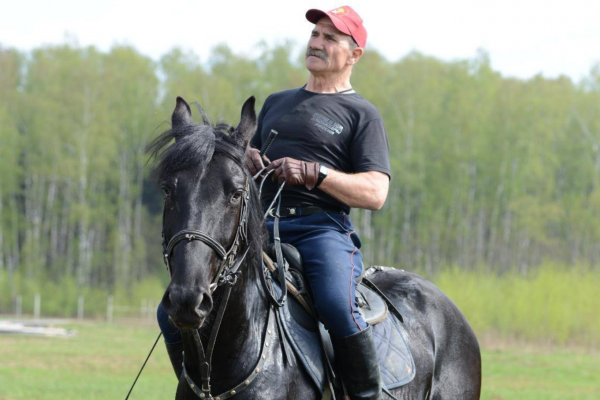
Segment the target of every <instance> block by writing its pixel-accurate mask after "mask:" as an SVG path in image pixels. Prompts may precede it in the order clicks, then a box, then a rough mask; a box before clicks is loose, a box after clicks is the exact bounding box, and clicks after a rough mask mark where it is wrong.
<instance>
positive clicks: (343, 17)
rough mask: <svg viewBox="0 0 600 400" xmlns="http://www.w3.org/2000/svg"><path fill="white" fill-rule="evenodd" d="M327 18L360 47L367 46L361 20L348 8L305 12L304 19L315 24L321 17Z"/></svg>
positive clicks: (365, 32)
mask: <svg viewBox="0 0 600 400" xmlns="http://www.w3.org/2000/svg"><path fill="white" fill-rule="evenodd" d="M324 16H327V17H329V18H330V19H331V22H333V25H335V27H336V28H338V30H340V31H341V32H344V33H345V34H346V35H350V36H352V38H353V39H354V40H355V41H356V43H357V44H358V45H359V46H360V47H365V46H366V45H367V30H366V29H365V27H364V26H363V20H362V18H361V17H360V15H358V14H357V13H356V11H354V10H353V9H352V7H350V6H342V7H338V8H334V9H333V10H330V11H327V12H325V11H321V10H316V9H311V10H308V11H307V12H306V19H307V20H309V21H310V22H312V23H313V24H316V23H317V21H319V19H321V17H324Z"/></svg>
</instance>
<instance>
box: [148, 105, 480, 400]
mask: <svg viewBox="0 0 600 400" xmlns="http://www.w3.org/2000/svg"><path fill="white" fill-rule="evenodd" d="M198 109H199V112H200V113H201V115H202V122H201V123H196V122H194V121H193V119H192V112H191V108H190V106H189V104H188V103H187V102H185V100H183V99H182V98H181V97H178V98H177V100H176V106H175V110H174V112H173V115H172V118H171V122H172V126H171V129H170V130H168V131H166V132H164V133H163V134H161V135H160V136H158V137H157V138H156V139H155V140H154V141H153V142H152V143H151V144H150V145H149V146H148V151H149V152H150V153H151V155H152V157H154V159H155V160H157V165H156V166H155V169H154V175H155V177H156V180H157V182H158V184H159V186H160V188H161V190H162V192H163V196H164V214H163V253H164V257H165V262H166V265H167V269H168V271H169V274H170V283H169V285H168V287H167V289H166V291H165V293H164V296H163V298H162V303H161V304H162V307H163V309H164V310H165V312H166V313H167V314H168V315H169V318H170V321H171V323H172V324H173V325H174V326H176V327H177V328H179V329H180V331H181V333H182V337H183V347H184V364H183V365H184V373H183V374H182V376H181V377H180V379H179V383H178V386H177V391H176V399H178V400H184V399H189V400H192V399H198V398H214V399H218V400H222V399H225V398H230V397H234V396H235V398H236V399H239V400H250V399H252V400H285V399H287V400H296V399H302V400H307V399H321V396H322V394H321V392H320V391H319V390H318V389H317V387H316V386H315V385H314V384H313V383H312V382H311V380H310V378H309V376H308V374H307V373H306V372H305V371H304V370H303V369H302V368H300V367H299V365H298V363H297V362H296V363H295V362H294V358H295V355H294V353H293V352H290V351H289V349H287V351H286V345H285V341H284V340H283V338H277V337H276V336H277V335H278V330H277V329H276V325H274V323H273V321H272V315H271V311H270V309H271V307H272V306H271V303H270V299H269V294H268V293H267V292H266V290H265V289H264V286H263V285H261V274H263V268H264V267H263V262H262V251H263V248H264V247H265V245H266V244H267V238H268V234H267V231H266V228H265V224H264V219H263V210H262V206H261V203H260V199H259V194H258V187H257V185H256V184H255V183H254V181H253V179H252V177H251V176H250V174H249V172H248V170H247V169H246V167H245V163H244V157H245V156H244V153H245V150H246V148H247V146H248V143H249V140H250V139H251V138H252V136H253V135H254V133H255V131H256V127H257V117H256V112H255V99H254V97H250V98H249V99H248V100H247V101H246V102H245V103H244V105H243V106H242V110H241V119H240V122H239V124H238V125H237V127H233V126H231V125H228V124H225V123H219V124H216V125H212V124H211V123H210V122H209V120H208V118H207V117H206V114H205V113H204V111H203V110H202V109H201V107H200V106H199V105H198ZM209 233H210V234H209ZM370 279H371V280H372V282H373V283H374V284H375V285H377V287H378V288H379V289H380V291H381V292H382V293H383V294H385V296H386V297H387V298H388V299H389V301H390V302H391V303H393V306H395V308H396V309H397V310H399V311H400V313H401V314H402V317H403V319H404V327H405V329H406V331H407V334H408V335H407V336H408V338H407V339H408V343H409V347H410V351H411V353H412V355H413V358H414V363H415V368H416V374H415V377H414V379H413V380H412V381H411V382H410V383H408V384H406V385H404V386H402V387H400V388H397V389H394V390H393V391H392V394H393V395H394V396H395V397H396V398H398V399H431V400H434V399H460V400H470V399H479V396H480V390H481V355H480V350H479V345H478V342H477V338H476V336H475V334H474V332H473V330H472V329H471V327H470V325H469V323H468V322H467V320H466V318H465V317H464V315H463V314H462V313H461V312H460V310H459V309H458V307H457V306H456V305H455V304H454V303H453V302H452V301H451V300H450V299H449V298H448V297H447V296H446V295H445V294H444V293H443V292H442V291H441V290H440V289H438V288H437V287H436V286H435V285H433V284H432V283H431V282H429V281H427V280H425V279H424V278H422V277H420V276H418V275H416V274H413V273H410V272H406V271H403V270H396V269H392V268H389V269H386V270H385V271H381V272H378V273H376V274H373V275H372V276H371V278H370ZM205 349H206V350H205ZM217 393H218V394H219V395H217ZM212 396H214V397H212Z"/></svg>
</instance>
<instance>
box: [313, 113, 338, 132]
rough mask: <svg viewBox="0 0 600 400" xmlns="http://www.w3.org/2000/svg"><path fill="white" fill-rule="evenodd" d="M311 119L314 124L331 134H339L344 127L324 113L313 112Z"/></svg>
mask: <svg viewBox="0 0 600 400" xmlns="http://www.w3.org/2000/svg"><path fill="white" fill-rule="evenodd" d="M311 121H314V123H315V126H316V127H317V128H319V129H321V130H323V131H325V132H327V133H329V134H331V135H334V134H338V135H339V134H340V133H342V131H343V130H344V127H343V126H342V125H340V124H338V123H337V122H334V121H332V120H330V119H329V118H327V117H326V116H324V115H321V114H319V113H314V114H313V116H312V118H311Z"/></svg>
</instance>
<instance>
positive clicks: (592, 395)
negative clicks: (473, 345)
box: [482, 345, 600, 400]
mask: <svg viewBox="0 0 600 400" xmlns="http://www.w3.org/2000/svg"><path fill="white" fill-rule="evenodd" d="M482 357H483V395H482V399H486V400H593V399H594V400H597V399H600V378H599V377H600V354H597V353H596V354H586V352H584V351H582V350H577V351H573V350H572V351H568V350H565V349H561V348H555V349H549V348H540V347H531V346H521V347H519V346H517V345H513V346H511V347H509V348H503V349H502V350H486V349H484V350H483V353H482Z"/></svg>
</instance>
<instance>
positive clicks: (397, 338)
mask: <svg viewBox="0 0 600 400" xmlns="http://www.w3.org/2000/svg"><path fill="white" fill-rule="evenodd" d="M372 329H373V332H372V333H373V341H374V342H375V348H376V349H377V358H379V368H380V370H381V378H382V380H383V383H384V385H385V387H386V388H388V389H390V390H391V389H396V388H399V387H400V386H403V385H406V384H407V383H409V382H410V381H412V380H413V378H414V377H415V372H416V371H415V362H414V360H413V357H412V354H411V353H410V348H409V347H408V342H407V337H408V336H407V334H406V330H405V329H404V326H403V325H402V323H401V322H400V321H399V320H398V318H396V317H395V316H394V315H392V314H390V315H388V317H387V318H386V319H385V320H384V321H383V322H381V323H380V324H377V325H375V326H373V328H372Z"/></svg>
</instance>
